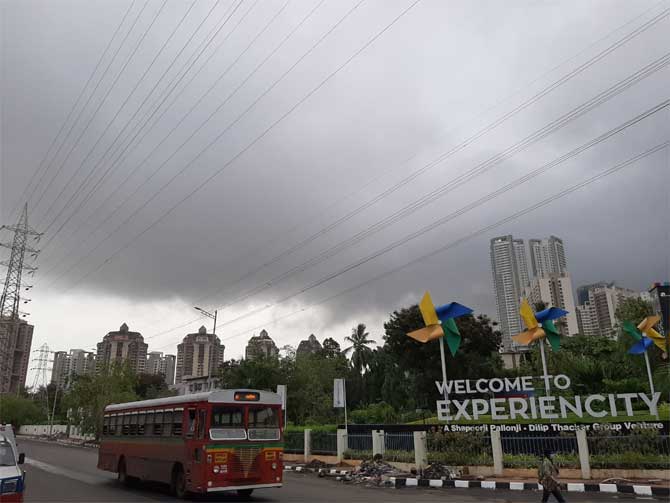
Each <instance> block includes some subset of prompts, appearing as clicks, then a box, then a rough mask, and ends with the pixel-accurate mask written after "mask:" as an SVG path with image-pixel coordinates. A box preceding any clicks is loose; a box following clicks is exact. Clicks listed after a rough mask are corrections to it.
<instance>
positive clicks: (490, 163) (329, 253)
mask: <svg viewBox="0 0 670 503" xmlns="http://www.w3.org/2000/svg"><path fill="white" fill-rule="evenodd" d="M668 64H670V53H669V54H666V55H665V56H664V57H661V58H659V59H658V60H656V61H654V62H652V63H650V64H649V65H647V66H645V67H644V68H642V69H640V70H638V71H637V72H635V73H634V74H632V75H630V76H628V77H627V78H625V79H623V80H622V81H620V82H618V83H617V84H615V85H614V86H612V87H610V88H608V89H606V90H605V91H603V92H601V93H599V94H598V95H596V96H595V97H593V98H591V99H590V100H587V101H586V102H585V103H582V104H581V105H579V106H577V107H575V108H574V109H572V110H571V111H570V112H568V113H566V114H564V115H562V116H561V117H559V118H557V119H555V120H554V121H552V122H551V123H549V124H547V125H545V126H544V127H542V128H540V129H539V130H537V131H535V132H534V133H531V134H530V135H528V136H527V137H525V138H524V139H522V140H520V141H519V142H516V143H515V144H513V145H511V146H510V147H508V148H506V149H505V150H503V151H502V152H500V153H498V154H496V155H494V156H493V157H491V158H489V159H487V160H486V161H484V162H482V163H480V164H478V165H476V166H474V167H473V168H471V169H469V170H467V171H466V172H464V173H462V174H460V175H459V176H457V177H455V178H453V179H452V180H450V181H449V182H448V183H446V184H443V185H442V186H440V187H437V188H435V189H433V190H432V191H431V192H429V193H428V194H426V195H424V196H422V197H421V198H419V199H418V200H415V201H413V202H411V203H409V204H407V205H405V206H404V207H403V208H401V209H399V210H397V211H395V212H394V213H392V214H391V215H389V216H387V217H385V218H383V219H381V220H379V221H377V222H376V223H374V224H372V225H370V226H368V227H366V228H365V229H363V230H361V231H360V232H358V233H357V234H355V235H354V236H352V237H350V238H348V239H345V240H344V241H341V242H339V243H338V244H336V245H334V246H331V247H330V248H328V249H326V250H324V251H323V252H321V253H320V254H318V255H317V256H315V257H312V258H310V259H308V260H307V261H305V262H302V263H301V264H299V265H297V266H295V267H293V268H292V269H290V270H288V271H285V272H284V273H282V274H280V275H278V276H275V277H273V278H272V279H270V280H269V281H263V282H262V283H260V284H259V285H258V286H256V287H254V288H252V289H250V290H248V291H246V292H245V293H243V294H242V295H240V296H238V297H236V298H235V299H233V300H232V301H230V302H228V303H226V304H225V305H223V306H221V307H219V308H218V309H224V308H226V307H230V306H233V305H235V304H238V303H240V302H242V301H244V300H247V299H249V298H251V297H253V296H254V295H257V294H259V293H261V292H263V291H265V290H268V289H270V288H272V287H274V286H276V285H277V284H279V283H281V282H282V281H284V280H286V279H288V278H290V277H291V276H294V275H295V274H298V273H300V272H303V271H305V270H307V269H308V268H310V267H312V266H314V265H317V264H319V263H321V262H323V261H325V260H327V259H329V258H332V257H333V256H335V255H336V254H338V253H340V252H341V251H343V250H345V249H347V248H349V247H351V246H353V245H355V244H357V243H359V242H360V241H362V240H363V239H365V238H367V237H370V236H371V235H373V234H376V233H377V232H380V231H381V230H383V229H385V228H387V227H389V226H390V225H392V224H394V223H396V222H398V221H399V220H401V219H402V218H405V217H407V216H409V215H410V214H412V213H414V212H416V211H418V210H419V209H421V208H423V207H424V206H426V205H427V204H430V203H432V202H434V201H436V200H437V199H439V198H440V197H443V196H444V195H446V194H448V193H449V192H451V191H452V190H454V189H456V188H457V187H460V186H461V185H463V184H464V183H467V182H468V181H470V180H472V179H473V178H475V177H477V176H479V175H481V174H483V173H485V172H486V171H488V170H490V169H491V168H493V167H494V166H496V165H498V164H499V163H501V162H502V161H504V160H506V159H508V158H509V157H511V156H512V155H514V154H516V153H518V152H520V151H522V150H524V149H525V148H527V147H529V146H531V145H532V144H534V143H536V142H538V141H540V140H542V139H543V138H546V137H547V136H548V135H550V134H552V133H554V132H556V131H557V130H559V129H561V128H562V127H564V126H566V125H567V124H569V123H570V122H572V121H574V120H576V119H577V118H579V117H581V116H582V115H584V114H586V113H587V112H589V111H591V110H593V109H594V108H596V107H598V106H600V105H601V104H603V103H605V102H606V101H608V100H610V99H611V98H613V97H614V96H617V95H618V94H620V93H622V92H623V91H625V90H626V89H628V88H630V87H631V86H633V85H635V84H636V83H638V82H639V81H640V80H642V79H644V78H646V77H648V76H649V75H651V74H653V73H654V72H656V71H658V70H660V69H661V68H664V67H665V66H667V65H668ZM666 105H667V104H663V106H662V108H665V106H666ZM659 106H660V105H659ZM654 113H655V112H654ZM238 282H239V280H238V281H236V282H235V283H233V284H236V283H238ZM266 307H267V306H266ZM261 309H265V308H261Z"/></svg>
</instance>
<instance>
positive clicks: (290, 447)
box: [284, 431, 305, 454]
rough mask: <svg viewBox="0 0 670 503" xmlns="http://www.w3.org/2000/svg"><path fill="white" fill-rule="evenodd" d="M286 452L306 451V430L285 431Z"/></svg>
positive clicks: (298, 452) (299, 452) (297, 452)
mask: <svg viewBox="0 0 670 503" xmlns="http://www.w3.org/2000/svg"><path fill="white" fill-rule="evenodd" d="M284 452H286V453H289V454H302V453H303V452H305V432H303V431H287V432H284Z"/></svg>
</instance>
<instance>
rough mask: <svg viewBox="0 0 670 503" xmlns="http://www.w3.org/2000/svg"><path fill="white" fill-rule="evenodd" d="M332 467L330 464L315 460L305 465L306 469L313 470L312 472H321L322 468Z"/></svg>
mask: <svg viewBox="0 0 670 503" xmlns="http://www.w3.org/2000/svg"><path fill="white" fill-rule="evenodd" d="M331 466H333V465H329V464H328V463H324V462H323V461H321V460H320V459H313V460H311V461H310V462H309V463H307V464H306V465H305V468H311V469H312V470H319V469H321V468H330V467H331Z"/></svg>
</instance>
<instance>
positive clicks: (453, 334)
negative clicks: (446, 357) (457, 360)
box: [442, 318, 461, 356]
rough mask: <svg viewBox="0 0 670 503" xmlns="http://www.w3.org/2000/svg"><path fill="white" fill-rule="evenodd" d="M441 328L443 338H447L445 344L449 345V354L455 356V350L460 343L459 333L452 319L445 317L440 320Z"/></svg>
mask: <svg viewBox="0 0 670 503" xmlns="http://www.w3.org/2000/svg"><path fill="white" fill-rule="evenodd" d="M442 330H443V331H444V337H445V339H447V346H449V352H450V353H451V356H456V352H457V351H458V348H459V347H460V345H461V334H460V332H459V331H458V327H457V326H456V322H455V321H454V319H453V318H447V319H446V320H444V321H443V322H442Z"/></svg>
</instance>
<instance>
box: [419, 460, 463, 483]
mask: <svg viewBox="0 0 670 503" xmlns="http://www.w3.org/2000/svg"><path fill="white" fill-rule="evenodd" d="M458 476H459V474H458V473H456V471H454V470H453V469H452V468H451V467H449V466H447V465H445V464H443V463H440V462H435V463H433V464H432V465H430V466H428V468H425V469H424V470H423V478H426V479H432V480H436V479H442V480H452V479H455V478H457V477H458Z"/></svg>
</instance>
